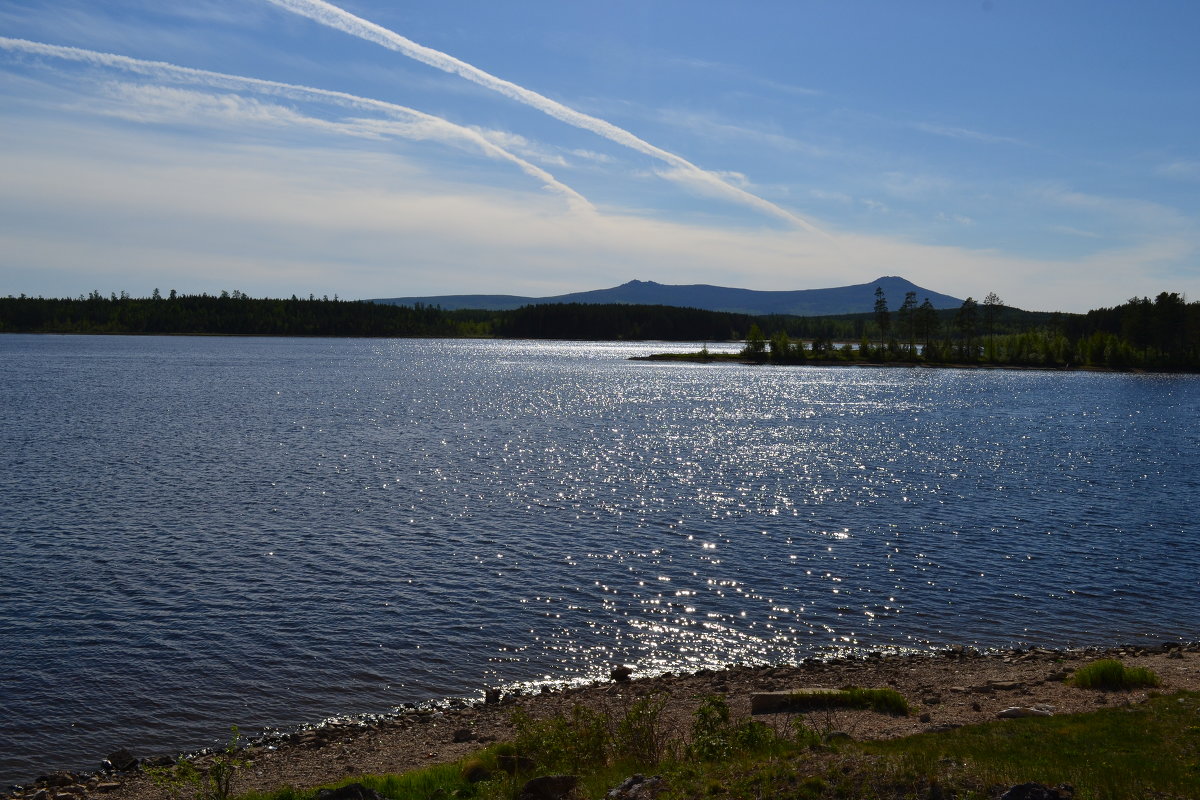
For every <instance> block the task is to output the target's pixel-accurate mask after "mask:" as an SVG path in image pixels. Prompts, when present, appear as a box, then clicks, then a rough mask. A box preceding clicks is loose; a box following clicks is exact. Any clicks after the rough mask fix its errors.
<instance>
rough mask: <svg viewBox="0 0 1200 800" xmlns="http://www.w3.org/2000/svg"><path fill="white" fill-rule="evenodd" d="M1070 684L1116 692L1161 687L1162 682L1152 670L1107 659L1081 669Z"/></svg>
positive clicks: (1081, 687)
mask: <svg viewBox="0 0 1200 800" xmlns="http://www.w3.org/2000/svg"><path fill="white" fill-rule="evenodd" d="M1070 684H1071V685H1072V686H1077V687H1079V688H1080V689H1107V690H1111V691H1116V690H1124V689H1139V688H1142V687H1145V686H1160V685H1162V680H1161V679H1159V677H1158V675H1156V674H1154V672H1153V671H1152V670H1148V669H1146V668H1145V667H1127V666H1125V665H1124V664H1122V663H1121V662H1120V661H1117V660H1115V659H1111V658H1105V659H1101V660H1100V661H1093V662H1092V663H1091V664H1088V665H1087V666H1084V667H1080V668H1079V669H1078V670H1077V671H1076V672H1075V674H1074V675H1072V676H1071V678H1070Z"/></svg>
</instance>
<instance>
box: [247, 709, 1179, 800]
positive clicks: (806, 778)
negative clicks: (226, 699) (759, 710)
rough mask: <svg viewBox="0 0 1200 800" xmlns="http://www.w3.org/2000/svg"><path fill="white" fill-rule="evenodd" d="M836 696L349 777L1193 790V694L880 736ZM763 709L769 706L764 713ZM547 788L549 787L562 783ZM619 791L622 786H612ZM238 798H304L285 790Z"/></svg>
mask: <svg viewBox="0 0 1200 800" xmlns="http://www.w3.org/2000/svg"><path fill="white" fill-rule="evenodd" d="M839 713H843V712H839V711H837V710H836V709H827V710H825V711H824V712H817V711H813V712H810V713H808V714H805V715H796V716H792V717H790V718H787V721H786V722H776V724H774V725H773V726H768V725H765V724H763V723H761V722H758V721H755V720H753V719H744V720H735V719H733V718H732V717H731V714H730V710H729V708H728V706H727V705H726V704H725V701H724V699H723V698H721V697H720V696H711V697H709V698H707V699H706V700H705V701H704V702H703V703H702V704H701V706H700V708H699V709H698V711H697V712H696V714H695V717H694V719H693V720H692V723H691V729H690V730H688V731H686V733H685V734H682V735H681V732H680V731H678V730H676V729H675V728H673V727H672V724H671V723H669V722H668V720H667V717H666V716H665V715H664V702H663V701H662V700H661V698H658V697H656V696H650V697H643V698H641V699H640V700H636V701H631V702H630V704H629V705H628V706H627V707H626V708H625V709H624V710H623V711H622V712H619V713H616V714H613V715H609V714H604V713H600V712H597V711H594V710H589V709H586V708H583V707H576V708H575V709H574V711H573V712H572V713H571V714H570V715H568V716H559V717H555V718H551V719H546V720H534V719H531V718H529V717H525V716H523V715H521V714H520V713H519V712H518V714H517V716H516V718H515V720H514V721H515V723H516V726H515V727H516V730H517V733H516V736H515V738H514V740H513V741H511V742H506V743H502V744H497V745H493V746H491V747H489V748H488V749H486V750H483V751H481V752H479V753H478V754H476V755H474V756H472V757H470V758H467V759H464V760H463V761H460V762H458V763H455V764H445V765H439V766H436V767H430V768H428V769H424V770H419V771H416V772H411V773H406V774H404V775H386V776H366V777H358V778H353V779H349V780H347V781H345V782H343V784H342V785H346V784H350V783H360V784H362V785H363V786H365V787H368V788H370V789H372V790H374V791H376V792H378V793H379V794H380V795H382V796H384V797H388V798H394V800H400V799H401V798H404V799H405V800H408V799H410V798H411V799H419V800H429V799H432V798H467V799H470V798H478V799H479V800H515V798H518V797H519V796H520V795H521V791H522V788H523V787H525V785H526V783H527V782H528V781H529V780H530V779H531V778H533V777H535V776H546V775H564V776H571V778H570V779H567V780H565V782H564V783H563V785H564V786H565V785H574V786H575V789H574V791H575V793H576V796H578V797H581V798H601V797H604V796H605V795H606V794H607V793H608V792H609V791H610V790H612V789H613V788H614V787H617V786H619V785H621V784H622V783H623V782H625V781H626V780H627V779H629V778H630V776H633V775H653V776H655V778H653V779H652V780H657V781H661V782H660V783H657V784H649V785H648V786H646V787H643V791H644V792H647V793H646V794H642V795H637V796H639V797H655V796H656V797H659V798H662V800H684V799H685V798H687V799H689V800H690V799H691V798H697V799H698V798H747V800H749V799H750V798H753V799H754V800H758V799H759V798H767V797H777V798H796V799H797V800H802V799H805V798H807V799H810V800H824V799H825V798H846V799H847V800H849V799H852V798H881V799H886V798H896V799H897V800H899V798H934V797H937V798H959V799H960V800H968V799H969V798H981V799H982V798H994V797H997V796H999V794H1000V793H1001V792H1002V791H1003V790H1004V789H1006V788H1007V787H1011V786H1014V785H1017V784H1022V783H1027V782H1037V783H1041V784H1044V785H1047V786H1058V785H1063V784H1066V785H1070V786H1072V787H1073V788H1074V791H1075V795H1074V796H1075V797H1076V798H1078V800H1090V799H1092V798H1095V799H1096V800H1118V798H1143V797H1161V798H1187V797H1197V796H1200V694H1198V693H1190V692H1183V693H1178V694H1172V695H1168V696H1155V697H1152V698H1151V699H1150V700H1149V701H1148V702H1146V703H1144V704H1141V705H1136V706H1116V707H1112V708H1108V709H1104V710H1101V711H1097V712H1092V713H1086V714H1077V715H1069V716H1062V717H1042V718H1028V719H1013V720H998V721H995V722H990V723H986V724H983V725H975V726H969V727H963V728H958V729H955V730H949V731H943V732H938V733H926V734H921V735H918V736H912V737H908V738H904V739H897V740H892V741H884V742H853V741H850V740H849V739H848V738H847V737H846V736H845V735H844V734H839V733H838V731H839V727H838V726H839V724H840V723H841V722H843V720H840V719H839V717H838V714H839ZM775 719H776V720H778V719H780V718H775ZM559 788H562V787H561V786H560V787H559ZM625 796H630V795H628V794H627V795H625ZM244 797H245V798H246V800H312V799H313V798H316V797H317V790H315V789H314V790H308V791H299V790H295V789H284V790H281V791H277V792H273V793H267V794H259V793H255V794H250V795H245V796H244Z"/></svg>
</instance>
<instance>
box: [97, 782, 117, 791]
mask: <svg viewBox="0 0 1200 800" xmlns="http://www.w3.org/2000/svg"><path fill="white" fill-rule="evenodd" d="M120 788H121V784H119V783H113V782H111V781H107V782H101V783H97V784H96V791H97V792H115V791H116V790H117V789H120Z"/></svg>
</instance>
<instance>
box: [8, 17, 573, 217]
mask: <svg viewBox="0 0 1200 800" xmlns="http://www.w3.org/2000/svg"><path fill="white" fill-rule="evenodd" d="M0 50H9V51H14V52H22V53H29V54H32V55H39V56H47V57H51V58H60V59H65V60H68V61H76V62H82V63H87V64H93V65H96V66H102V67H109V68H113V69H121V70H125V71H126V72H132V73H136V74H139V75H145V76H149V77H154V78H170V79H174V80H177V81H181V82H187V83H195V84H202V85H204V86H210V87H213V88H219V89H235V90H236V89H249V90H252V91H256V92H262V93H265V94H272V95H276V96H279V97H287V98H290V99H312V98H323V99H325V100H329V101H332V102H334V103H336V104H338V105H341V106H345V107H350V108H360V109H370V110H372V111H383V112H386V113H388V114H392V115H397V116H401V117H405V118H407V119H409V120H415V121H416V122H417V123H420V127H419V128H418V129H413V130H411V131H409V138H414V139H425V138H433V139H439V140H457V141H462V142H467V143H469V144H472V145H475V146H476V147H478V148H479V149H481V150H482V151H483V152H484V153H486V154H487V155H489V156H492V157H494V158H498V159H502V160H504V161H508V162H511V163H513V164H515V165H516V166H517V167H519V168H520V169H521V170H522V171H523V172H524V173H525V174H526V175H529V176H530V177H532V178H536V179H537V180H539V181H541V182H542V183H543V185H544V186H545V188H547V189H550V190H551V191H554V192H557V193H559V194H561V195H563V196H564V197H565V198H566V200H567V203H568V204H569V206H570V207H571V208H572V209H574V210H577V211H594V210H595V208H594V207H593V206H592V204H591V203H590V202H588V200H587V198H586V197H584V196H583V195H581V194H579V192H577V191H575V190H574V189H572V188H571V187H570V186H567V185H566V184H564V183H562V182H561V181H559V180H558V179H557V178H555V177H554V176H553V175H551V174H550V173H549V172H547V171H546V170H544V169H542V168H541V167H538V166H537V165H535V164H531V163H529V162H528V161H526V160H525V159H523V158H521V157H520V156H517V155H514V154H513V153H510V152H509V151H507V150H505V149H504V148H502V147H499V146H498V145H495V144H493V143H492V142H490V141H489V140H488V139H487V138H486V137H484V136H483V135H482V134H480V133H479V132H478V131H475V130H472V129H470V128H466V127H463V126H462V125H456V124H454V123H453V122H450V121H449V120H446V119H443V118H441V117H438V116H434V115H433V114H426V113H424V112H423V111H417V110H416V109H412V108H408V107H407V106H401V105H397V104H395V103H388V102H385V101H383V100H375V99H372V98H370V97H359V96H358V95H353V94H347V93H346V92H336V91H331V90H328V89H317V88H315V87H312V86H299V85H296V84H291V83H280V82H279V81H269V80H263V79H261V78H249V77H246V76H243V75H230V74H227V73H223V72H210V71H208V70H203V69H194V68H192V67H181V66H179V65H176V64H171V63H168V62H165V61H144V60H142V59H137V58H130V57H129V56H121V55H116V54H114V53H102V52H98V51H95V50H84V49H81V48H78V47H63V46H60V45H52V44H43V43H41V42H31V41H28V40H26V39H10V38H8V37H6V36H0ZM426 133H428V135H424V134H426ZM419 134H420V135H419Z"/></svg>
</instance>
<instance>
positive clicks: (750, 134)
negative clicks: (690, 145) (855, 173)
mask: <svg viewBox="0 0 1200 800" xmlns="http://www.w3.org/2000/svg"><path fill="white" fill-rule="evenodd" d="M655 118H656V119H658V120H660V121H662V122H666V123H667V124H669V125H675V126H677V127H680V128H686V129H687V130H688V131H690V132H692V133H698V134H700V135H701V136H706V137H708V138H710V139H715V140H717V141H744V142H753V143H754V144H757V145H762V146H766V147H770V148H772V149H774V150H779V151H781V152H784V153H803V154H804V155H806V156H809V157H812V158H825V157H827V156H829V155H830V151H829V150H827V149H826V148H823V147H817V146H816V145H812V144H809V143H808V142H804V141H801V140H799V139H796V138H794V137H791V136H785V135H784V134H781V133H775V132H774V131H767V130H762V129H761V128H756V127H751V126H749V125H744V124H741V123H735V122H729V121H727V120H722V119H717V118H715V117H713V116H712V115H711V114H702V113H699V112H696V111H680V110H676V109H661V110H659V111H658V112H657V113H656V114H655Z"/></svg>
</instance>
